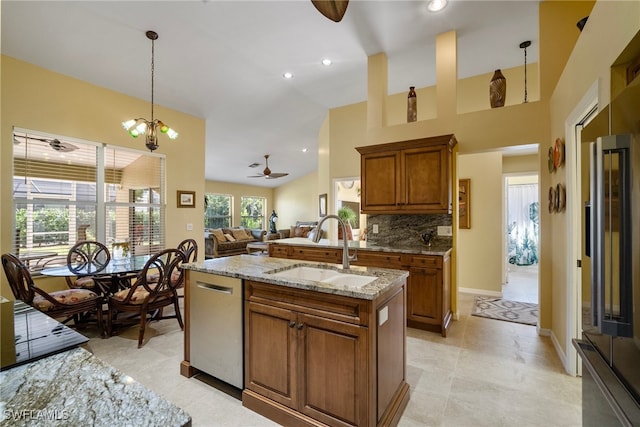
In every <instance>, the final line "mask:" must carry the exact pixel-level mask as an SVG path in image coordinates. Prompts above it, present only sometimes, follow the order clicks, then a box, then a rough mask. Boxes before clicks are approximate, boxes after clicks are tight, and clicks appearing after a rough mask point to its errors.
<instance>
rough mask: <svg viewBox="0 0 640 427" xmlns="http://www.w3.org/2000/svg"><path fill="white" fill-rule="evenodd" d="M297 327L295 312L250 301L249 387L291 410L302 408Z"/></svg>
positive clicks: (247, 313)
mask: <svg viewBox="0 0 640 427" xmlns="http://www.w3.org/2000/svg"><path fill="white" fill-rule="evenodd" d="M295 325H296V313H295V312H292V311H290V310H285V309H281V308H277V307H272V306H269V305H264V304H259V303H255V302H246V307H245V334H246V335H245V387H247V388H249V389H251V390H253V391H255V392H257V393H260V394H261V395H263V396H266V397H268V398H269V399H272V400H274V401H276V402H278V403H281V404H283V405H286V406H289V407H291V408H297V407H298V405H299V399H298V397H297V384H298V377H297V374H298V371H297V357H298V354H297V340H296V332H297V329H296V328H295ZM220 326H221V325H218V326H214V327H220Z"/></svg>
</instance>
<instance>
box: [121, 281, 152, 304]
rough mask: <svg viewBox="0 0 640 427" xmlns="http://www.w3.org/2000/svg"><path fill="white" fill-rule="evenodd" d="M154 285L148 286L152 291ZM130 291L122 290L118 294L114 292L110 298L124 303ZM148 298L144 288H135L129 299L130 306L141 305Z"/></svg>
mask: <svg viewBox="0 0 640 427" xmlns="http://www.w3.org/2000/svg"><path fill="white" fill-rule="evenodd" d="M154 286H155V285H153V284H150V285H149V287H150V288H152V289H153V287H154ZM130 291H131V289H123V290H121V291H119V292H116V293H115V294H113V295H112V296H111V298H113V299H116V300H118V301H124V300H125V298H126V297H127V295H129V292H130ZM148 296H149V291H147V290H146V289H145V288H144V286H142V285H140V286H138V287H136V289H135V290H134V291H133V295H131V299H130V300H129V303H130V304H142V303H143V302H144V300H145V299H146V298H147V297H148Z"/></svg>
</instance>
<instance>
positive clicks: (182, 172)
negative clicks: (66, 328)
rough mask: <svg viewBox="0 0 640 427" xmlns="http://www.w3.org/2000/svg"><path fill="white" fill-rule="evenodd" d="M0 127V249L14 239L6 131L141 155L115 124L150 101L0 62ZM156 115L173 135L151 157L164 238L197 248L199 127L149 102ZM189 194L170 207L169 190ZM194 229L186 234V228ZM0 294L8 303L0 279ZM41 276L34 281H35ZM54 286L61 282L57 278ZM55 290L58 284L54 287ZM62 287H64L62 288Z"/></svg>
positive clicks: (139, 145) (172, 195)
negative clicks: (161, 193) (160, 175)
mask: <svg viewBox="0 0 640 427" xmlns="http://www.w3.org/2000/svg"><path fill="white" fill-rule="evenodd" d="M1 61H2V63H1V65H2V74H1V79H2V81H1V93H2V119H1V120H2V122H1V123H2V124H1V133H0V141H1V147H0V166H1V168H0V200H2V205H1V207H0V212H1V214H2V215H1V218H2V220H1V221H0V252H2V253H6V252H9V251H10V250H11V244H12V241H13V240H12V239H13V238H12V236H13V205H12V203H11V202H10V201H11V199H12V196H11V192H12V178H13V177H12V148H13V143H12V139H13V138H12V131H13V126H17V127H20V128H24V129H30V130H34V131H42V132H46V133H50V134H55V135H65V136H70V137H73V138H78V139H83V140H87V141H94V142H102V143H106V144H111V145H117V146H123V147H130V148H134V149H139V150H145V147H144V141H141V140H137V139H135V140H134V139H133V138H131V137H130V136H129V135H128V134H127V132H125V131H124V130H123V129H122V125H121V124H120V123H121V122H122V121H124V120H125V119H129V118H131V117H147V116H148V115H149V112H150V104H149V102H148V101H146V100H142V99H137V98H133V97H130V96H126V95H123V94H121V93H117V92H114V91H110V90H107V89H105V88H102V87H98V86H95V85H92V84H89V83H86V82H83V81H80V80H76V79H73V78H71V77H67V76H64V75H61V74H58V73H54V72H52V71H49V70H46V69H43V68H40V67H36V66H33V65H31V64H28V63H26V62H22V61H18V60H15V59H13V58H10V57H7V56H2V57H1ZM155 110H156V111H155V112H156V114H157V116H158V117H161V118H162V120H163V121H164V122H165V123H169V124H170V125H171V126H172V127H173V128H174V129H176V130H177V131H178V132H180V137H179V138H178V139H177V140H175V141H171V140H169V139H168V138H164V137H163V136H161V137H160V148H159V149H158V150H156V152H157V153H161V154H165V155H166V165H167V176H166V191H167V193H166V199H165V200H166V203H167V206H166V226H165V232H166V241H167V245H168V246H171V245H176V244H178V243H179V242H180V241H181V240H183V239H185V238H194V239H196V241H197V242H198V244H199V245H200V247H202V248H204V225H203V220H202V209H203V202H202V200H203V199H202V195H203V194H204V180H203V177H204V161H200V160H198V159H204V144H205V122H204V120H202V119H200V118H197V117H193V116H190V115H187V114H184V113H180V112H178V111H174V110H169V109H167V108H164V107H162V106H159V105H156V106H155ZM177 190H188V191H195V192H196V207H195V209H189V208H181V209H178V208H177V207H176V191H177ZM188 223H190V224H193V230H191V231H187V229H186V224H188ZM0 280H1V281H2V287H1V290H0V293H1V294H2V295H3V296H5V297H10V298H13V295H12V294H11V291H10V290H9V287H8V284H7V283H6V278H5V276H4V274H2V275H1V278H0ZM40 281H45V279H38V282H40ZM56 282H58V283H59V282H60V280H59V279H58V280H56ZM53 286H58V285H53ZM61 286H64V284H62V285H61Z"/></svg>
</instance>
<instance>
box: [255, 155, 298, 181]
mask: <svg viewBox="0 0 640 427" xmlns="http://www.w3.org/2000/svg"><path fill="white" fill-rule="evenodd" d="M264 159H265V164H266V167H265V168H264V170H263V171H262V173H258V174H256V175H250V176H249V178H266V179H276V178H282V177H283V176H287V175H289V174H288V173H282V172H271V169H269V155H268V154H265V155H264Z"/></svg>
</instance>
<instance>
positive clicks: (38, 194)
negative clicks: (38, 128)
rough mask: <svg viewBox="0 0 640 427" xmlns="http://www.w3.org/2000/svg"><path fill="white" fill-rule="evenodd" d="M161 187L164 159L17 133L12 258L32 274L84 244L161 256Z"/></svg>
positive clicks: (151, 155)
mask: <svg viewBox="0 0 640 427" xmlns="http://www.w3.org/2000/svg"><path fill="white" fill-rule="evenodd" d="M163 186H164V157H163V156H161V155H157V154H147V153H144V152H139V151H134V150H127V149H121V148H118V147H113V146H107V145H103V144H94V143H89V142H86V141H78V140H70V139H69V138H64V140H63V138H62V137H53V136H49V135H43V134H36V133H34V132H26V131H18V130H14V145H13V203H14V208H15V218H14V230H15V242H14V245H13V252H14V253H16V254H17V255H18V256H19V257H21V258H22V259H23V260H25V262H26V263H27V265H28V266H29V267H30V268H32V270H37V269H38V268H41V267H42V266H43V265H53V264H64V263H66V255H67V252H68V250H69V248H70V247H71V246H72V245H74V244H75V243H76V242H77V241H80V240H85V239H86V240H97V241H100V242H103V243H105V244H106V245H107V247H109V248H111V244H113V243H116V242H125V241H126V242H130V244H131V246H132V248H131V251H132V254H135V255H139V254H149V253H153V252H156V251H157V250H158V249H162V248H163V246H164V227H163V223H164V221H163V217H164V203H163V202H162V197H161V195H162V194H163V190H162V189H163ZM39 256H41V258H39Z"/></svg>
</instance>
